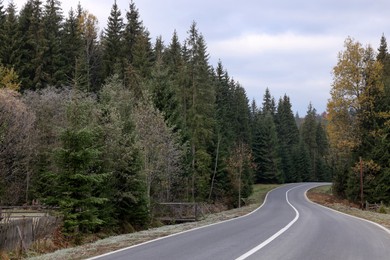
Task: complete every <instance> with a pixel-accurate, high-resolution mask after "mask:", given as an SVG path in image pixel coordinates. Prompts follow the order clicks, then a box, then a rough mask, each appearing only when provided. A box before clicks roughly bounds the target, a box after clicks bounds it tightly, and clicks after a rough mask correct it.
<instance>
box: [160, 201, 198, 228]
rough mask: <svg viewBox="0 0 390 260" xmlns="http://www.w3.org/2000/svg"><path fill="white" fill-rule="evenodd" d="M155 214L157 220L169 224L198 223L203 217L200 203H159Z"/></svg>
mask: <svg viewBox="0 0 390 260" xmlns="http://www.w3.org/2000/svg"><path fill="white" fill-rule="evenodd" d="M153 213H154V217H155V218H156V219H158V220H160V221H162V222H168V223H178V222H191V221H197V220H199V218H200V217H202V216H203V212H202V209H201V207H200V205H199V204H198V203H187V202H172V203H158V204H156V205H155V206H154V210H153Z"/></svg>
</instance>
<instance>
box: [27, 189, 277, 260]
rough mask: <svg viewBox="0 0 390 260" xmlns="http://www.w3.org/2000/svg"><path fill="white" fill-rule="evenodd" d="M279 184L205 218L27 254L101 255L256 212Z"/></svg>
mask: <svg viewBox="0 0 390 260" xmlns="http://www.w3.org/2000/svg"><path fill="white" fill-rule="evenodd" d="M278 186H280V185H275V184H257V185H254V187H253V194H252V195H251V196H250V197H249V198H248V199H247V200H246V204H247V206H244V207H241V208H239V209H232V210H227V211H222V212H219V213H214V214H209V215H207V216H206V217H205V218H204V219H203V220H201V221H197V222H190V223H183V224H176V225H167V226H162V227H159V228H153V229H149V230H144V231H140V232H136V233H131V234H125V235H119V236H113V237H108V238H105V239H101V240H98V241H96V242H94V243H89V244H84V245H81V246H78V247H72V248H66V249H61V250H58V251H56V252H53V253H49V254H45V255H36V254H37V253H36V252H29V253H28V255H27V257H26V258H27V259H30V260H51V259H57V260H68V259H72V260H73V259H76V260H77V259H86V258H89V257H93V256H96V255H101V254H104V253H107V252H111V251H114V250H118V249H121V248H125V247H129V246H132V245H136V244H140V243H143V242H146V241H150V240H153V239H156V238H159V237H164V236H168V235H171V234H175V233H178V232H183V231H186V230H190V229H193V228H198V227H202V226H206V225H210V224H213V223H218V222H221V221H224V220H228V219H232V218H236V217H240V216H243V215H246V214H248V213H250V212H252V211H253V210H255V209H256V208H257V207H259V206H260V205H261V204H262V203H263V201H264V199H265V197H266V194H267V193H268V192H269V191H270V190H272V189H274V188H276V187H278Z"/></svg>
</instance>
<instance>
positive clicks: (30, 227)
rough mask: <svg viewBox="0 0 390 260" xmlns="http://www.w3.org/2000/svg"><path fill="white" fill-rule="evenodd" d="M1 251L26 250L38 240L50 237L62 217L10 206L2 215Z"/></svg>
mask: <svg viewBox="0 0 390 260" xmlns="http://www.w3.org/2000/svg"><path fill="white" fill-rule="evenodd" d="M0 218H2V220H1V221H0V251H13V250H17V249H21V250H23V251H26V250H27V249H28V248H29V246H30V245H31V244H32V243H33V242H34V241H37V240H40V239H45V238H48V237H49V236H50V235H51V234H53V233H54V231H55V229H56V228H57V227H58V225H59V222H60V219H59V218H58V217H54V216H50V215H48V214H47V213H45V214H42V213H39V212H38V211H36V210H34V211H31V212H29V211H21V210H20V209H15V208H12V209H11V208H10V207H8V208H7V209H5V210H4V208H3V210H2V214H1V216H0Z"/></svg>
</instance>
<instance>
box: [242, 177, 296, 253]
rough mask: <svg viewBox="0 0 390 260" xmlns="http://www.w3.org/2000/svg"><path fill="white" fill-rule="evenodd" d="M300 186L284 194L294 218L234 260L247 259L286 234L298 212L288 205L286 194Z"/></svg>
mask: <svg viewBox="0 0 390 260" xmlns="http://www.w3.org/2000/svg"><path fill="white" fill-rule="evenodd" d="M300 186H302V185H299V186H295V187H294V188H291V189H289V190H288V191H287V192H286V201H287V203H288V204H289V205H290V207H292V208H293V210H294V211H295V218H294V219H293V220H292V221H291V222H290V223H288V224H287V225H286V226H285V227H284V228H282V229H281V230H279V231H278V232H276V233H275V234H274V235H272V236H271V237H270V238H268V239H267V240H265V241H264V242H263V243H261V244H260V245H258V246H256V247H254V248H252V249H251V250H249V251H248V252H246V253H245V254H243V255H241V256H240V257H238V258H236V259H235V260H244V259H246V258H248V257H249V256H251V255H253V254H254V253H256V252H257V251H259V250H260V249H262V248H263V247H265V246H266V245H268V244H269V243H271V242H272V241H273V240H274V239H276V238H277V237H278V236H280V235H281V234H283V233H284V232H286V230H288V229H289V228H290V227H291V226H292V225H293V224H294V223H295V222H296V221H297V220H298V218H299V212H298V210H297V209H296V208H295V207H294V206H293V205H292V204H291V203H290V201H289V200H288V193H289V192H290V191H291V190H293V189H295V188H298V187H300Z"/></svg>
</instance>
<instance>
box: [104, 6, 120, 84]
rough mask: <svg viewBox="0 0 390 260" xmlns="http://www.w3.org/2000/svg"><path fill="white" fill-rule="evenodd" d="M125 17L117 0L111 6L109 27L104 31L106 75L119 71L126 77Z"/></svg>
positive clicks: (118, 72)
mask: <svg viewBox="0 0 390 260" xmlns="http://www.w3.org/2000/svg"><path fill="white" fill-rule="evenodd" d="M123 29H124V24H123V19H122V17H121V11H120V10H119V9H118V5H117V4H116V1H114V4H113V5H112V8H111V13H110V16H109V17H108V21H107V29H105V31H104V39H103V45H104V56H103V66H104V77H109V76H112V74H114V73H117V74H119V75H121V78H124V73H125V72H124V70H125V68H124V57H123V56H124V55H123V54H124V53H123Z"/></svg>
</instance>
